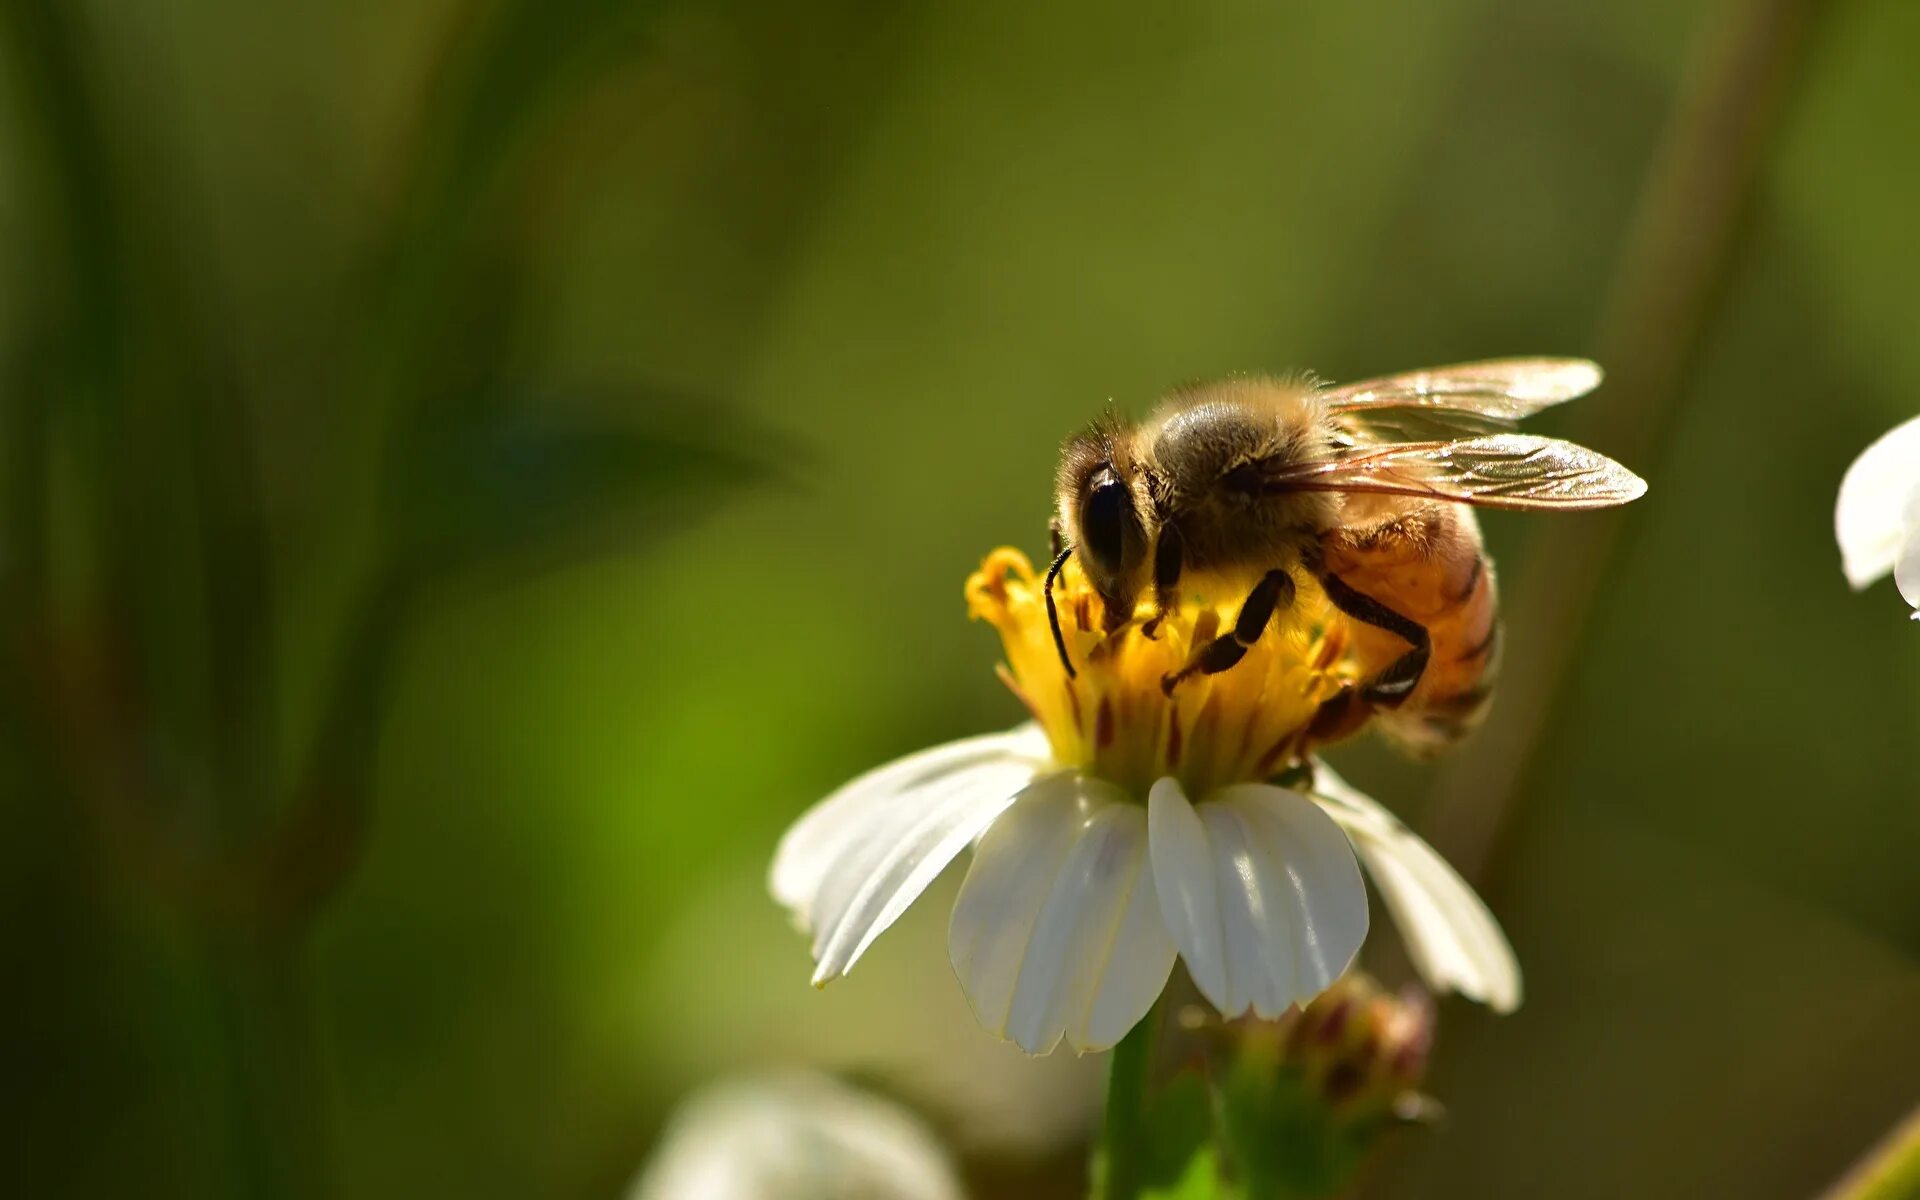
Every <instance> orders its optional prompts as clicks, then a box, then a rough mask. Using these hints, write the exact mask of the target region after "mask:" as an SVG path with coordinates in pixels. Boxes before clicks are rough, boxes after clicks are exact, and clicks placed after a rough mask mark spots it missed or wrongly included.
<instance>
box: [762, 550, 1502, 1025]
mask: <svg viewBox="0 0 1920 1200" xmlns="http://www.w3.org/2000/svg"><path fill="white" fill-rule="evenodd" d="M1021 567H1025V568H1026V572H1025V574H1021V573H1020V571H1019V569H1018V568H1021ZM1008 571H1011V572H1012V573H1013V574H1014V576H1015V578H1013V579H1011V580H1008V579H1006V578H1005V573H1006V572H1008ZM983 578H984V579H986V580H987V581H988V582H986V583H982V582H981V581H982V579H983ZM1035 584H1036V581H1035V580H1034V579H1033V577H1032V573H1031V568H1030V566H1028V565H1027V564H1026V562H1025V560H1024V558H1021V559H1018V560H1017V562H1015V561H1014V560H1012V559H1007V558H1002V559H1000V560H998V561H996V560H995V559H990V560H989V569H988V570H986V571H983V572H982V574H981V575H976V576H975V580H974V582H973V583H971V584H970V586H969V595H970V598H971V599H972V600H973V601H974V604H975V611H976V613H978V614H980V615H983V616H985V617H986V618H987V619H989V620H992V621H994V622H995V624H996V625H998V626H999V627H1000V630H1001V634H1002V637H1003V639H1004V640H1005V643H1006V647H1007V651H1008V657H1009V659H1010V661H1011V663H1012V675H1013V676H1014V687H1015V690H1016V692H1017V693H1018V694H1019V695H1020V696H1021V698H1022V699H1024V700H1025V701H1026V702H1027V704H1028V707H1029V708H1030V709H1032V710H1033V712H1034V714H1035V716H1036V717H1037V718H1038V720H1037V721H1036V722H1035V723H1031V724H1027V725H1023V726H1021V727H1019V728H1018V729H1015V730H1012V731H1011V732H1008V733H1004V734H994V735H988V736H985V737H977V738H971V739H968V740H965V741H960V742H954V743H951V744H948V745H945V746H938V747H935V748H933V749H931V750H924V751H921V752H919V753H917V754H912V755H909V756H907V757H906V758H903V759H900V760H898V761H896V762H894V763H891V764H889V765H887V766H884V767H880V768H878V769H877V770H874V771H871V772H869V773H867V774H866V775H863V776H861V777H860V778H859V779H856V780H854V781H853V782H852V783H849V784H847V785H846V786H845V787H843V788H841V789H840V790H839V791H838V792H836V793H834V794H833V795H832V796H830V797H828V798H827V799H826V800H824V801H822V802H821V803H820V804H818V805H816V806H815V807H814V808H813V809H812V810H811V811H809V812H808V813H807V814H806V815H805V816H803V817H802V818H801V819H800V820H799V821H798V822H797V823H796V824H795V825H794V826H793V828H792V829H790V830H788V832H787V834H786V836H785V837H784V838H783V839H782V840H781V843H780V848H779V850H778V852H777V853H776V855H775V858H774V863H773V870H772V874H771V878H770V881H769V884H770V888H771V890H772V892H773V894H774V897H775V898H776V899H778V900H779V901H780V902H781V903H782V904H783V905H785V906H786V907H787V908H788V909H789V910H791V912H792V913H793V915H794V917H795V919H796V920H797V922H798V923H799V924H800V925H801V927H802V928H803V929H805V930H808V931H810V932H811V933H812V935H813V956H814V961H815V963H816V966H817V969H816V970H815V972H814V983H815V984H816V985H824V984H825V983H826V982H827V981H828V980H831V979H833V978H835V977H836V976H839V975H842V974H845V973H846V972H847V971H848V970H849V969H850V968H851V967H852V966H853V964H854V963H855V962H856V961H858V959H859V958H860V956H861V955H862V954H864V953H865V952H866V950H867V948H868V947H869V946H870V945H872V944H873V941H874V939H875V938H877V937H879V935H880V934H881V933H882V932H884V931H885V930H886V929H887V927H888V926H890V925H891V924H893V922H894V921H895V920H897V919H898V918H899V916H900V915H901V913H903V912H905V911H906V909H907V907H908V906H909V905H910V904H912V903H913V901H914V900H915V899H916V898H918V897H919V895H920V894H921V892H922V891H924V890H925V889H926V887H927V885H928V884H929V883H931V882H932V881H933V879H934V878H935V877H936V876H937V875H939V874H940V872H941V871H942V870H943V869H944V868H945V867H946V866H947V864H948V863H950V862H951V861H952V860H953V859H954V858H955V857H957V856H958V855H959V853H960V851H962V850H964V849H966V848H967V847H968V846H970V845H971V846H973V848H974V855H973V863H972V866H971V868H970V869H969V870H968V872H967V876H966V880H965V882H964V883H963V884H962V885H961V889H960V895H959V898H958V899H957V901H956V902H955V905H954V911H953V918H952V923H951V926H950V929H949V934H948V952H949V956H950V958H951V960H952V962H953V967H954V970H955V972H956V973H957V974H958V975H959V978H960V983H961V987H962V988H963V990H964V991H965V992H966V995H967V998H968V1000H969V1002H970V1003H971V1004H972V1006H973V1010H974V1012H975V1014H976V1015H977V1016H978V1017H979V1019H980V1021H981V1023H982V1024H984V1025H985V1026H986V1027H987V1028H988V1029H989V1030H991V1031H993V1033H995V1034H996V1035H998V1036H1000V1037H1004V1038H1007V1039H1009V1040H1011V1041H1013V1042H1014V1043H1015V1044H1017V1045H1018V1046H1020V1048H1021V1049H1023V1050H1026V1051H1027V1052H1029V1053H1032V1054H1044V1053H1047V1052H1048V1051H1051V1050H1052V1049H1053V1048H1054V1047H1055V1046H1056V1045H1057V1044H1058V1043H1059V1042H1060V1041H1061V1040H1062V1039H1064V1040H1065V1041H1066V1042H1067V1044H1068V1045H1070V1046H1072V1047H1073V1048H1074V1049H1075V1050H1077V1051H1083V1052H1084V1051H1089V1050H1100V1049H1105V1048H1107V1047H1110V1046H1112V1045H1113V1044H1114V1043H1116V1042H1118V1041H1119V1040H1120V1038H1122V1037H1123V1036H1125V1034H1126V1033H1127V1031H1128V1030H1129V1029H1131V1028H1133V1026H1134V1025H1135V1024H1136V1023H1138V1022H1139V1020H1140V1019H1141V1017H1143V1016H1144V1015H1145V1014H1146V1012H1147V1010H1148V1009H1149V1008H1150V1007H1151V1006H1152V1004H1153V1001H1154V999H1155V998H1156V997H1157V996H1158V995H1159V994H1160V991H1161V989H1162V988H1163V987H1164V986H1165V984H1166V980H1167V976H1168V974H1169V973H1170V972H1171V971H1172V969H1173V963H1174V959H1175V957H1176V955H1178V957H1180V958H1182V959H1184V960H1185V961H1186V964H1187V968H1188V971H1189V972H1190V973H1191V974H1192V976H1193V980H1194V983H1195V984H1196V986H1198V987H1199V989H1200V991H1201V993H1202V994H1203V995H1205V996H1206V998H1207V999H1208V1000H1209V1001H1211V1002H1212V1003H1213V1005H1214V1006H1215V1007H1216V1008H1218V1009H1219V1010H1220V1012H1221V1013H1222V1014H1224V1015H1226V1016H1237V1015H1239V1014H1241V1013H1244V1012H1247V1011H1249V1010H1251V1011H1252V1012H1254V1013H1255V1014H1256V1015H1258V1016H1262V1017H1268V1018H1275V1017H1278V1016H1280V1015H1281V1014H1282V1013H1284V1012H1286V1011H1287V1010H1288V1009H1289V1008H1290V1007H1292V1006H1293V1005H1295V1004H1305V1003H1307V1002H1309V1001H1311V1000H1312V999H1313V998H1314V997H1315V996H1317V995H1319V994H1320V992H1322V991H1323V990H1325V989H1326V988H1327V986H1328V985H1330V984H1331V983H1332V982H1333V981H1334V980H1335V979H1336V978H1338V977H1339V975H1340V974H1341V973H1342V972H1343V971H1345V970H1346V968H1347V967H1348V965H1349V964H1350V963H1351V962H1352V961H1353V958H1354V956H1355V954H1356V953H1357V952H1358V951H1359V948H1360V943H1361V941H1362V940H1363V939H1364V938H1365V936H1366V932H1367V920H1368V914H1367V895H1366V888H1365V885H1364V884H1363V883H1362V881H1361V876H1360V866H1359V864H1360V863H1361V862H1364V863H1365V864H1366V866H1367V869H1368V870H1369V871H1370V872H1371V873H1372V875H1373V877H1374V881H1375V883H1376V885H1377V886H1378V887H1379V889H1380V892H1381V894H1382V896H1383V897H1384V898H1385V900H1386V902H1387V907H1388V910H1389V911H1390V912H1392V913H1393V915H1394V918H1395V920H1396V921H1397V922H1398V923H1399V924H1400V927H1401V932H1402V935H1403V937H1404V938H1405V940H1406V942H1407V944H1408V947H1409V950H1410V953H1411V955H1412V957H1413V959H1414V962H1415V963H1416V965H1417V966H1418V967H1419V969H1420V970H1421V971H1422V973H1423V974H1424V975H1425V976H1426V978H1427V980H1428V982H1429V983H1430V985H1431V986H1433V987H1434V988H1435V989H1436V990H1442V991H1444V990H1453V991H1458V992H1460V993H1461V994H1463V995H1466V996H1469V997H1472V998H1473V999H1476V1000H1481V1001H1483V1002H1485V1003H1488V1004H1490V1005H1492V1006H1493V1007H1495V1008H1496V1009H1499V1010H1501V1011H1507V1010H1510V1009H1512V1008H1514V1007H1515V1006H1516V1005H1518V1003H1519V1000H1520V974H1519V969H1518V966H1517V965H1516V963H1515V961H1514V957H1513V951H1512V949H1511V948H1510V947H1509V946H1508V944H1507V941H1506V938H1505V937H1504V935H1502V934H1501V932H1500V928H1499V926H1498V924H1497V923H1495V921H1494V919H1493V917H1492V915H1491V914H1490V913H1489V912H1488V911H1487V909H1486V906H1485V905H1484V904H1482V903H1481V901H1480V899H1479V897H1477V896H1476V895H1474V893H1473V891H1472V889H1471V888H1469V887H1468V886H1467V884H1466V883H1465V882H1464V881H1463V880H1462V879H1461V878H1460V877H1459V875H1458V874H1456V873H1455V872H1454V871H1453V870H1452V868H1450V867H1449V866H1447V864H1446V863H1445V862H1444V861H1443V860H1442V859H1441V858H1440V856H1439V855H1438V854H1436V853H1435V852H1434V851H1433V849H1432V848H1431V847H1429V846H1428V845H1427V844H1426V843H1425V842H1423V841H1421V840H1420V839H1419V838H1418V837H1416V836H1415V835H1414V834H1413V833H1412V832H1410V831H1409V830H1408V829H1407V828H1406V827H1405V826H1404V825H1402V824H1401V823H1400V822H1399V821H1398V820H1397V819H1396V818H1395V817H1394V816H1393V815H1392V814H1391V813H1389V812H1388V811H1387V810H1386V809H1385V808H1383V807H1381V806H1380V805H1379V804H1377V803H1375V802H1374V801H1372V800H1370V799H1368V798H1367V797H1366V796H1363V795H1361V794H1360V793H1359V792H1357V791H1355V790H1354V789H1352V788H1351V787H1349V786H1347V785H1346V784H1345V783H1344V782H1343V781H1341V780H1340V779H1339V777H1338V776H1336V775H1334V774H1333V773H1332V771H1331V770H1329V769H1328V768H1327V767H1325V766H1324V765H1323V764H1316V765H1315V766H1314V769H1313V772H1312V774H1313V779H1314V784H1313V790H1312V791H1311V792H1310V793H1309V792H1300V791H1293V790H1289V789H1287V788H1284V787H1278V786H1274V785H1272V784H1268V783H1263V782H1254V781H1255V780H1259V779H1263V778H1266V777H1269V776H1271V775H1272V774H1273V773H1274V772H1275V770H1276V769H1277V768H1278V765H1284V756H1285V755H1286V754H1289V753H1295V754H1297V753H1298V752H1299V748H1300V747H1301V746H1302V745H1304V744H1305V743H1304V740H1303V739H1304V736H1305V733H1306V730H1307V729H1308V726H1309V724H1310V723H1311V721H1312V719H1313V716H1314V714H1315V713H1316V712H1317V711H1318V707H1319V704H1320V702H1321V701H1322V700H1323V699H1324V698H1325V697H1326V696H1327V695H1329V694H1332V690H1333V688H1334V687H1336V686H1337V685H1338V683H1339V680H1337V679H1336V678H1334V677H1333V676H1334V672H1335V669H1336V666H1337V660H1338V657H1339V656H1338V655H1337V654H1323V653H1321V652H1320V651H1321V649H1322V647H1321V646H1320V644H1319V642H1318V640H1316V639H1317V636H1318V635H1311V636H1308V637H1306V639H1305V641H1304V644H1298V645H1290V644H1282V643H1281V642H1280V639H1278V638H1274V639H1269V640H1268V642H1263V643H1262V644H1261V645H1256V646H1255V647H1253V648H1251V649H1250V650H1249V651H1248V653H1247V656H1246V658H1245V659H1244V660H1243V661H1242V663H1241V664H1240V665H1238V666H1236V667H1235V668H1234V669H1233V670H1232V671H1229V672H1225V673H1222V674H1220V675H1215V676H1209V677H1205V678H1204V679H1201V680H1198V681H1196V682H1197V683H1198V684H1199V685H1200V686H1198V687H1195V688H1193V689H1191V690H1183V691H1181V692H1180V693H1179V695H1178V696H1177V697H1176V696H1169V695H1167V694H1166V693H1165V692H1163V690H1162V688H1161V686H1160V680H1161V679H1162V678H1163V677H1164V676H1165V675H1166V674H1167V673H1168V670H1169V669H1170V667H1169V664H1172V665H1174V666H1177V665H1178V664H1179V663H1181V662H1184V661H1185V660H1186V656H1187V653H1188V647H1189V646H1190V645H1192V644H1193V643H1194V642H1195V641H1196V640H1199V639H1204V638H1205V637H1207V636H1210V634H1209V633H1208V632H1207V631H1206V630H1205V629H1204V628H1197V627H1196V624H1195V623H1194V622H1192V621H1190V620H1188V619H1187V618H1186V617H1185V616H1184V615H1170V617H1169V618H1168V619H1167V620H1166V621H1165V622H1164V624H1163V625H1162V627H1161V629H1160V630H1159V633H1158V636H1157V637H1156V638H1154V639H1146V638H1144V637H1137V638H1131V639H1126V640H1123V641H1120V642H1117V643H1113V642H1109V643H1105V646H1106V648H1105V650H1104V651H1103V652H1101V653H1093V652H1091V651H1090V650H1086V649H1083V650H1082V652H1081V653H1080V654H1079V656H1078V658H1079V661H1081V662H1082V663H1083V664H1084V666H1083V668H1082V669H1081V670H1080V671H1079V672H1078V673H1077V675H1075V676H1073V677H1068V676H1066V675H1065V674H1064V673H1063V672H1062V671H1061V670H1060V668H1059V665H1058V659H1057V658H1056V657H1055V654H1054V648H1053V645H1052V642H1051V635H1050V633H1049V631H1048V628H1047V623H1046V620H1045V616H1044V613H1043V611H1042V609H1041V605H1042V601H1041V600H1040V598H1039V593H1038V590H1037V587H1036V586H1035ZM1071 599H1072V593H1071V592H1069V600H1071ZM1196 631H1197V637H1196ZM1269 643H1274V644H1269ZM1183 705H1184V706H1186V709H1185V712H1184V713H1183V712H1182V711H1181V710H1182V707H1183ZM1356 852H1357V855H1358V858H1357V859H1356Z"/></svg>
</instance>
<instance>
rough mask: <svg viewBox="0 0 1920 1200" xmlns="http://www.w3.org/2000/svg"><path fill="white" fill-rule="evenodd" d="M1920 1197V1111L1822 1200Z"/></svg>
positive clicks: (1913, 1114) (1876, 1148)
mask: <svg viewBox="0 0 1920 1200" xmlns="http://www.w3.org/2000/svg"><path fill="white" fill-rule="evenodd" d="M1915 1196H1920V1108H1916V1109H1914V1110H1913V1111H1912V1112H1911V1113H1908V1114H1907V1117H1906V1119H1905V1120H1903V1121H1901V1122H1900V1124H1899V1125H1898V1126H1896V1127H1895V1128H1894V1130H1893V1132H1892V1133H1889V1134H1888V1135H1887V1136H1886V1138H1885V1139H1884V1140H1882V1141H1881V1143H1880V1144H1879V1145H1878V1146H1875V1147H1874V1148H1873V1149H1872V1150H1871V1151H1869V1152H1868V1154H1867V1156H1866V1158H1864V1159H1862V1160H1861V1161H1860V1163H1859V1164H1858V1165H1857V1166H1855V1167H1854V1169H1853V1170H1851V1171H1849V1172H1847V1177H1846V1178H1845V1179H1842V1180H1841V1181H1840V1182H1839V1183H1837V1184H1835V1185H1834V1186H1833V1189H1832V1190H1831V1191H1829V1192H1827V1193H1826V1195H1825V1196H1824V1197H1823V1200H1912V1197H1915Z"/></svg>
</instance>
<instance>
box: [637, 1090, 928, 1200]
mask: <svg viewBox="0 0 1920 1200" xmlns="http://www.w3.org/2000/svg"><path fill="white" fill-rule="evenodd" d="M823 1195H832V1196H863V1197H871V1198H872V1200H960V1198H961V1195H962V1192H961V1185H960V1181H959V1178H958V1176H957V1174H956V1172H955V1170H954V1167H953V1163H952V1160H951V1159H950V1158H949V1157H948V1155H947V1153H946V1151H945V1150H943V1149H942V1148H941V1146H940V1143H939V1141H938V1140H937V1139H936V1138H935V1137H934V1135H933V1133H932V1131H930V1130H929V1129H928V1128H927V1127H926V1126H925V1125H924V1124H923V1123H922V1122H921V1121H920V1120H919V1119H918V1118H916V1117H915V1116H914V1115H913V1114H912V1113H910V1112H908V1111H907V1110H906V1109H904V1108H901V1107H899V1106H898V1105H895V1104H893V1103H892V1102H890V1101H887V1100H884V1099H882V1098H880V1097H878V1096H873V1095H869V1094H867V1093H865V1092H861V1091H857V1090H856V1089H854V1088H851V1087H849V1086H847V1085H846V1084H843V1083H841V1082H839V1081H838V1080H836V1079H833V1078H831V1077H829V1076H825V1075H818V1074H815V1073H812V1072H783V1073H778V1074H769V1075H764V1076H748V1077H744V1078H736V1079H729V1080H725V1081H723V1082H720V1083H715V1084H709V1085H707V1086H706V1087H705V1088H702V1089H701V1090H700V1091H699V1092H697V1093H695V1094H694V1095H692V1096H690V1097H688V1098H687V1099H686V1100H685V1101H684V1102H682V1104H681V1105H680V1106H679V1108H678V1109H676V1110H675V1112H674V1115H673V1117H672V1119H671V1120H670V1121H669V1122H668V1124H667V1127H666V1129H665V1131H664V1132H663V1134H662V1136H661V1139H660V1143H659V1145H658V1146H656V1147H655V1149H654V1152H653V1155H652V1157H651V1159H650V1160H649V1161H648V1163H647V1164H646V1166H645V1168H644V1169H643V1170H642V1171H641V1174H640V1176H639V1178H638V1179H637V1180H636V1181H635V1183H634V1185H633V1187H632V1188H631V1189H630V1190H629V1191H628V1200H743V1198H746V1197H752V1198H754V1200H788V1198H791V1200H811V1198H812V1197H818V1196H823Z"/></svg>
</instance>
